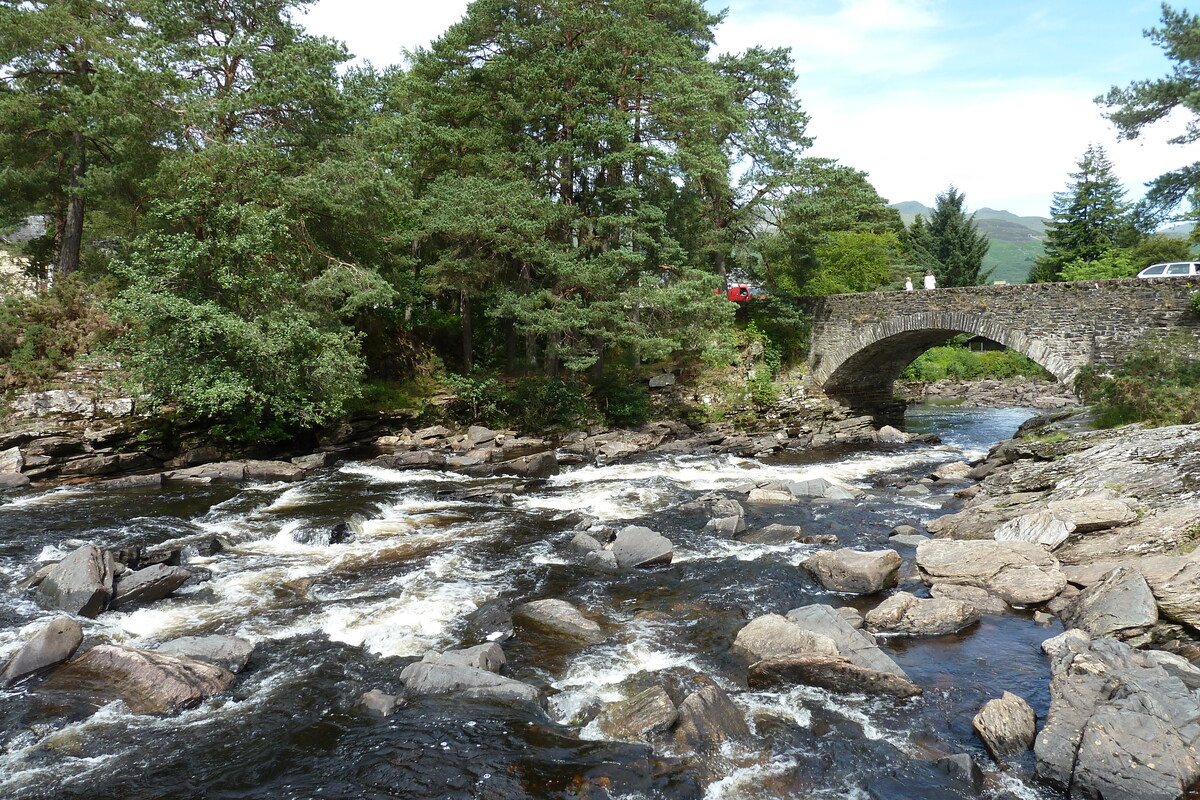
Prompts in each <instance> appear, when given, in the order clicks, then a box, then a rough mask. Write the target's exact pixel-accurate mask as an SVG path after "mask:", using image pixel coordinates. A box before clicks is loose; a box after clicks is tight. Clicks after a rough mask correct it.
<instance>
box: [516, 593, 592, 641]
mask: <svg viewBox="0 0 1200 800" xmlns="http://www.w3.org/2000/svg"><path fill="white" fill-rule="evenodd" d="M513 619H514V620H515V621H516V622H518V623H520V624H521V625H524V626H526V627H529V628H532V629H534V630H537V631H539V632H541V633H543V634H548V635H550V636H557V637H561V638H564V639H569V640H573V641H577V642H582V643H584V644H599V643H600V642H603V641H604V640H605V639H607V638H608V637H607V636H605V634H604V631H602V630H601V629H600V626H599V625H598V624H596V623H595V622H593V621H592V620H590V619H588V618H587V617H585V616H584V615H583V614H582V613H581V612H580V611H579V609H577V608H576V607H575V606H573V605H571V604H570V603H568V602H566V601H565V600H535V601H533V602H532V603H523V604H521V605H519V606H516V607H515V608H514V609H513Z"/></svg>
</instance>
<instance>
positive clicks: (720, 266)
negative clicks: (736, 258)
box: [713, 250, 729, 294]
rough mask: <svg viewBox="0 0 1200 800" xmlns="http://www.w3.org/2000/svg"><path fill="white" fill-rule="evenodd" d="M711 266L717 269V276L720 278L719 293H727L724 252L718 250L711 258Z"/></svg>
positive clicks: (727, 279) (727, 281) (727, 283)
mask: <svg viewBox="0 0 1200 800" xmlns="http://www.w3.org/2000/svg"><path fill="white" fill-rule="evenodd" d="M713 266H715V267H716V268H717V275H719V276H720V278H721V293H722V294H728V293H729V276H728V275H727V274H726V272H725V251H724V250H718V251H717V252H716V255H714V256H713Z"/></svg>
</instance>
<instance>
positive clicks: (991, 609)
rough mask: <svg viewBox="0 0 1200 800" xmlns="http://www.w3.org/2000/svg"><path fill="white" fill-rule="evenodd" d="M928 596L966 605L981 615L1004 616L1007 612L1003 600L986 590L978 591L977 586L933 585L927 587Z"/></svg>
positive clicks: (956, 584) (1006, 606)
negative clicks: (956, 601)
mask: <svg viewBox="0 0 1200 800" xmlns="http://www.w3.org/2000/svg"><path fill="white" fill-rule="evenodd" d="M929 594H930V596H932V597H940V598H945V599H947V600H958V601H959V602H962V603H966V604H967V605H969V606H971V607H972V608H975V609H978V610H979V612H980V613H982V614H1005V613H1007V612H1008V603H1006V602H1004V600H1003V598H1000V597H997V596H996V595H994V594H992V593H991V592H989V591H988V590H987V589H980V588H979V587H978V586H964V585H962V584H959V583H935V584H934V585H933V586H931V587H929Z"/></svg>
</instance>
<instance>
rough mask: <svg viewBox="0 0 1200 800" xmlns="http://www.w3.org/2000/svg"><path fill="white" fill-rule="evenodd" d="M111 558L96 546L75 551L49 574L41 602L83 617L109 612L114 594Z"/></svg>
mask: <svg viewBox="0 0 1200 800" xmlns="http://www.w3.org/2000/svg"><path fill="white" fill-rule="evenodd" d="M113 565H114V562H113V558H112V555H111V554H109V553H107V552H105V551H103V550H101V549H100V548H98V547H95V546H93V545H85V546H84V547H80V548H79V549H77V550H74V551H72V552H71V553H70V554H69V555H68V556H67V557H66V558H64V559H63V560H62V561H60V562H59V563H58V564H56V565H55V566H54V568H53V569H51V570H49V571H48V572H47V573H46V577H45V578H43V579H42V581H41V584H40V585H39V586H38V589H37V593H38V600H39V602H41V603H42V605H43V606H45V607H46V608H57V609H61V610H63V611H66V612H68V613H71V614H78V615H79V616H81V617H93V618H94V617H95V616H96V615H98V614H99V613H100V612H101V611H103V610H104V609H106V608H108V601H109V600H110V599H111V598H112V594H113Z"/></svg>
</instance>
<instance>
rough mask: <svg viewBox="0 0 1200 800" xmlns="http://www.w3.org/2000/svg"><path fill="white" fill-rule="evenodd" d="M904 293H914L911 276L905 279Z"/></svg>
mask: <svg viewBox="0 0 1200 800" xmlns="http://www.w3.org/2000/svg"><path fill="white" fill-rule="evenodd" d="M904 291H906V292H911V291H912V276H911V275H909V276H908V277H906V278H905V279H904Z"/></svg>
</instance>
